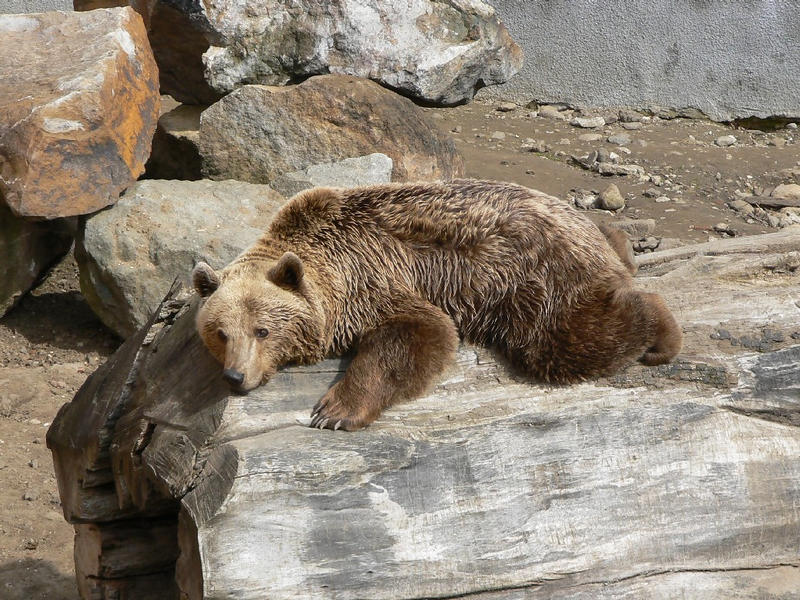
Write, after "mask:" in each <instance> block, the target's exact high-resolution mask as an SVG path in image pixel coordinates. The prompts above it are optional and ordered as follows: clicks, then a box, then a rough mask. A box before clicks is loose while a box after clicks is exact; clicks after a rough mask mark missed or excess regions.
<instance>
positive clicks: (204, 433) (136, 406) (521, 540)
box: [47, 229, 800, 600]
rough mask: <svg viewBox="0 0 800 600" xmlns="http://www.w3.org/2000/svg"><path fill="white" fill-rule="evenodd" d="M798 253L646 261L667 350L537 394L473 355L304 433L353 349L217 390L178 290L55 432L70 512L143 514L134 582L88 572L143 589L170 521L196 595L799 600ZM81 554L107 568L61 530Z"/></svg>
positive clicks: (109, 533)
mask: <svg viewBox="0 0 800 600" xmlns="http://www.w3.org/2000/svg"><path fill="white" fill-rule="evenodd" d="M798 250H800V230H797V229H795V230H788V229H785V230H783V231H782V232H780V233H776V234H769V235H764V236H756V237H754V238H731V240H730V241H727V240H726V241H724V242H722V241H718V242H714V243H710V244H702V245H699V246H692V247H686V248H684V249H681V250H680V251H668V252H661V253H654V254H650V255H648V257H655V256H656V255H657V254H661V255H663V256H662V257H661V258H662V260H661V262H660V263H655V262H650V263H649V264H650V268H649V269H647V268H645V269H642V270H640V274H641V275H642V276H640V277H637V283H638V285H639V286H641V287H643V288H645V289H647V290H649V291H654V292H658V293H661V294H663V296H664V299H665V301H666V303H667V305H668V306H670V307H671V308H672V310H673V311H674V313H675V316H676V318H677V319H678V321H679V323H680V324H681V326H682V328H683V331H684V341H685V347H684V350H683V352H682V353H681V355H680V356H679V357H678V360H676V361H675V362H674V363H673V364H669V365H662V366H660V367H657V368H647V367H643V366H641V365H634V366H631V367H630V368H628V369H627V370H625V371H624V372H622V373H620V374H618V375H617V376H615V377H613V378H610V379H603V380H599V381H594V382H588V383H584V384H580V385H572V386H547V385H541V384H536V383H535V382H530V381H525V380H522V379H520V378H519V377H515V376H513V375H512V374H511V373H509V371H508V369H507V367H506V366H505V365H504V364H503V361H498V360H496V359H495V358H494V356H493V354H492V353H491V352H488V351H485V350H483V349H477V348H474V347H470V346H464V347H462V348H461V350H460V352H459V355H458V360H457V364H456V365H454V367H453V369H452V370H451V371H450V373H448V375H447V377H444V378H443V379H442V381H440V382H439V383H438V385H437V386H436V387H434V388H433V389H432V390H430V393H429V394H428V395H426V396H425V397H423V398H419V399H417V400H415V401H412V402H407V403H404V404H400V405H398V406H394V407H392V408H391V409H390V410H387V411H386V412H384V413H383V414H382V415H381V417H380V419H378V420H377V421H376V422H375V423H374V424H372V425H370V427H368V428H367V429H365V430H363V431H358V432H353V433H347V432H341V431H327V430H326V431H318V430H315V429H310V428H308V427H304V426H303V425H304V424H305V423H308V416H309V412H310V408H311V406H313V404H314V403H315V402H316V401H317V399H318V398H319V397H320V396H321V395H322V394H324V393H325V391H326V390H327V389H328V387H329V386H330V385H331V384H332V382H334V381H335V380H336V379H337V378H339V377H341V372H342V371H343V370H344V369H345V368H346V366H347V360H346V359H344V360H340V359H337V360H327V361H325V362H323V363H320V364H317V365H311V366H305V367H298V366H296V365H292V366H289V367H287V368H285V369H282V370H281V371H280V372H278V373H277V374H276V375H275V376H274V377H273V378H272V379H271V380H270V381H269V383H268V384H266V385H264V386H262V387H259V388H257V389H256V390H253V391H251V392H250V393H249V394H248V395H247V396H240V395H232V394H231V393H230V390H229V389H228V387H227V385H226V384H225V382H224V381H223V380H222V377H221V371H222V369H221V367H220V365H219V364H217V363H216V362H215V360H214V359H213V358H212V357H211V356H210V354H209V353H208V352H207V351H206V350H205V348H204V347H203V344H202V342H201V341H200V339H199V337H198V336H197V333H196V329H195V324H194V316H195V314H194V311H195V310H196V308H197V304H198V303H197V301H196V300H195V301H192V302H189V303H188V304H187V303H183V302H180V301H174V300H172V301H170V302H169V303H168V304H167V305H165V306H164V310H163V311H160V314H159V318H158V320H157V322H154V323H152V324H151V326H148V327H147V328H143V329H142V330H141V331H140V332H138V333H137V334H136V336H135V337H133V338H131V339H130V340H129V341H128V342H126V343H125V344H124V345H123V346H122V347H121V348H120V350H119V351H118V352H117V353H116V354H115V355H114V356H113V357H112V358H111V359H110V361H109V362H108V363H107V364H106V365H104V366H103V367H101V368H100V369H99V370H98V371H97V372H96V373H95V374H94V375H93V376H92V377H91V378H90V379H89V381H88V382H87V384H86V385H84V386H83V388H82V389H81V390H80V392H79V393H78V395H77V396H76V398H75V400H73V401H72V402H71V403H70V404H68V405H66V406H65V407H64V408H63V409H62V410H61V412H60V413H59V415H58V417H57V418H56V419H55V420H54V422H53V425H52V427H51V428H50V431H49V432H48V436H47V443H48V446H49V447H50V448H51V449H52V450H53V454H54V463H55V467H56V473H57V476H58V481H59V491H60V493H61V499H62V505H63V507H64V511H65V515H66V516H67V518H68V519H69V520H70V521H71V522H73V523H75V524H76V528H77V529H78V530H79V531H80V528H81V527H86V526H87V524H92V525H94V524H95V523H96V524H97V526H99V527H101V528H102V530H103V531H104V532H105V536H104V538H105V539H109V540H113V539H119V537H120V536H121V535H122V534H123V532H129V531H130V530H131V523H132V520H131V519H132V518H134V517H139V520H138V521H135V522H137V523H139V524H141V527H142V528H143V529H144V532H142V533H141V534H140V535H139V536H137V538H136V541H137V544H136V545H135V546H133V547H131V548H130V551H128V552H126V553H125V558H126V561H125V563H124V564H125V567H126V572H125V573H124V575H125V578H122V574H120V575H119V577H120V578H119V579H116V580H115V581H113V582H110V581H103V579H104V578H103V577H99V578H95V579H92V578H91V577H87V579H89V580H91V581H93V582H95V583H96V584H97V585H107V586H111V585H112V584H116V585H117V586H118V589H119V590H121V591H120V592H118V593H119V596H120V597H137V598H142V597H146V598H149V597H151V596H147V595H146V593H147V591H151V592H152V593H153V594H155V593H156V592H158V591H159V590H158V588H157V587H156V585H162V586H163V582H158V583H152V582H147V579H146V578H147V577H151V576H152V574H153V573H154V571H156V570H157V569H155V568H154V565H153V562H154V554H160V553H162V552H164V553H166V552H165V550H164V549H165V548H166V549H167V552H168V551H169V549H170V546H169V545H166V544H164V543H163V542H162V537H160V536H158V535H157V529H156V527H160V528H164V527H165V526H166V525H167V524H168V523H169V522H170V521H171V522H172V523H173V524H174V526H175V527H176V532H177V534H176V536H175V537H177V540H178V545H179V547H180V553H179V556H178V559H177V561H176V562H175V566H174V569H175V570H174V575H175V580H176V581H177V586H178V588H179V589H180V597H181V598H187V599H192V600H194V599H201V598H204V599H208V600H211V599H214V600H217V599H222V598H236V599H237V600H247V599H252V600H261V599H263V598H270V599H284V598H285V599H296V598H314V599H319V600H325V599H334V598H335V599H337V600H348V599H356V598H375V599H386V600H388V599H403V598H407V599H411V598H455V597H469V598H476V599H484V600H489V599H494V600H499V599H501V598H503V599H506V598H511V599H523V598H559V599H565V600H589V599H593V600H622V599H623V598H626V599H630V598H702V599H704V600H728V599H732V598H739V599H745V598H750V599H755V598H759V599H764V600H767V599H774V600H782V599H788V598H796V597H797V590H798V589H800V569H798V567H797V566H796V565H797V562H798V560H797V541H798V539H800V512H798V510H797V506H798V505H799V504H800V461H798V460H797V457H798V454H800V428H798V427H797V425H798V423H800V419H799V418H798V415H799V414H800V402H799V400H800V398H798V394H797V391H798V387H800V346H798V345H797V342H796V341H795V340H794V339H793V337H794V336H793V335H792V334H797V333H798V323H797V306H796V304H795V303H796V301H797V298H798V293H800V280H798V277H797V276H796V275H795V274H794V273H795V270H796V268H797V267H798V264H799V260H800V258H799V257H798ZM639 262H640V266H645V263H644V261H639ZM111 481H113V482H114V485H113V486H112V485H110V484H109V482H111ZM165 501H167V502H168V503H167V504H166V506H165ZM169 501H171V503H169ZM176 504H179V506H180V509H179V510H178V509H177V506H176ZM159 506H161V509H160V510H158V511H157V509H156V507H159ZM155 512H158V514H161V515H163V517H162V518H161V519H153V518H147V519H145V518H143V517H146V516H149V515H152V514H154V513H155ZM145 528H146V529H145ZM145 532H146V533H150V532H152V534H151V535H146V533H145ZM175 537H173V538H172V539H173V540H174V539H175ZM174 554H177V552H175V553H174ZM174 554H172V555H174ZM87 555H88V556H92V557H93V558H94V561H95V563H99V564H100V565H106V564H107V565H114V564H116V560H118V559H119V552H118V549H117V548H116V547H115V545H113V544H106V545H103V544H102V543H101V540H94V541H93V540H91V539H86V538H82V537H81V536H78V538H77V539H76V551H75V556H76V562H77V561H78V559H80V557H83V556H87ZM164 558H166V557H164ZM164 562H166V561H164ZM78 566H80V565H78ZM158 569H160V570H162V571H163V572H164V573H165V574H167V575H172V572H171V571H170V570H169V569H170V566H169V565H167V564H163V563H162V564H161V565H159V566H158ZM83 572H85V570H84V569H80V568H79V569H78V573H79V574H78V578H79V580H80V579H81V578H82V577H83V576H82V575H81V573H83ZM106 577H107V575H106ZM135 587H138V588H139V589H140V592H139V593H140V594H142V595H139V596H136V595H133V594H130V595H127V596H126V595H125V593H124V592H125V591H126V590H127V589H133V588H135ZM98 596H99V594H98ZM152 597H159V598H161V599H162V600H166V599H171V598H177V597H178V594H177V593H175V592H172V593H167V592H162V595H161V596H152Z"/></svg>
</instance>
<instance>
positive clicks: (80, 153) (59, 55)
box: [0, 8, 159, 218]
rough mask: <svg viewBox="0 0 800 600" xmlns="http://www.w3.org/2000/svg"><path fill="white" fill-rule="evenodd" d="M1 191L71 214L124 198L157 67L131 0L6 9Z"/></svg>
mask: <svg viewBox="0 0 800 600" xmlns="http://www.w3.org/2000/svg"><path fill="white" fill-rule="evenodd" d="M0 38H2V43H1V44H0V73H2V79H3V81H2V85H0V198H2V200H3V201H4V202H5V203H6V204H7V205H8V206H10V207H11V210H13V211H14V213H15V214H17V215H21V216H36V217H46V218H55V217H64V216H72V215H79V214H85V213H90V212H94V211H96V210H99V209H101V208H103V207H104V206H108V205H109V204H113V203H114V202H116V201H117V198H118V197H119V194H120V192H121V191H122V190H124V189H125V188H126V187H128V186H129V185H130V184H131V183H132V182H133V181H134V180H135V179H136V177H138V176H139V175H140V174H141V173H142V172H143V171H144V163H145V161H146V160H147V156H148V155H149V153H150V141H151V139H152V137H153V132H154V130H155V126H156V120H157V119H158V107H159V95H158V82H157V77H158V71H157V68H156V64H155V61H154V60H153V55H152V53H151V51H150V45H149V43H148V41H147V34H146V32H145V29H144V26H143V24H142V19H141V17H140V16H139V15H138V14H136V12H134V11H133V10H132V9H130V8H115V9H104V10H97V11H92V12H86V13H64V12H52V13H40V14H25V15H0Z"/></svg>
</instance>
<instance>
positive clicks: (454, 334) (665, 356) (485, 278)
mask: <svg viewBox="0 0 800 600" xmlns="http://www.w3.org/2000/svg"><path fill="white" fill-rule="evenodd" d="M635 268H636V267H635V264H634V263H633V260H632V255H631V254H630V247H629V244H628V242H627V239H626V238H625V236H624V235H623V234H622V233H621V232H619V231H616V230H605V233H604V232H602V231H601V230H600V229H599V228H598V227H596V226H595V225H594V224H593V223H592V222H591V221H589V220H588V219H587V218H585V217H584V216H582V215H580V214H579V213H578V212H577V211H576V210H575V209H573V208H572V207H570V206H569V205H567V204H566V203H565V202H563V201H561V200H558V199H557V198H554V197H552V196H548V195H546V194H543V193H541V192H537V191H535V190H531V189H528V188H525V187H522V186H519V185H515V184H510V183H499V182H493V181H474V180H456V181H452V182H447V183H429V182H426V183H411V184H387V185H377V186H369V187H361V188H355V189H347V190H345V189H328V188H316V189H312V190H307V191H305V192H301V193H300V194H298V195H297V196H295V197H294V198H292V199H291V200H289V202H288V203H287V204H286V205H285V206H284V207H283V208H281V210H280V211H279V212H278V214H277V215H276V216H275V218H274V220H273V221H272V223H271V225H270V227H269V230H268V231H267V232H266V234H265V235H264V236H263V237H262V238H261V239H260V240H259V241H258V242H257V243H256V244H255V245H253V246H252V247H251V248H250V249H248V250H246V251H245V252H244V253H242V254H241V255H240V256H239V257H238V258H237V259H236V260H234V261H233V262H232V263H231V264H230V265H228V266H227V267H226V268H225V269H223V270H222V271H221V272H219V273H216V272H215V271H214V270H213V269H212V268H211V267H209V266H208V265H207V264H205V263H199V264H198V265H197V266H196V267H195V269H194V271H193V281H194V286H195V288H196V289H197V291H198V292H199V293H200V295H202V296H204V297H205V301H204V303H203V305H202V307H201V308H200V309H199V312H198V315H197V327H198V331H199V333H200V335H201V336H202V338H203V341H204V342H205V344H206V346H207V347H208V349H209V350H210V351H211V353H212V354H213V355H214V356H215V357H216V358H217V359H218V360H219V361H220V362H221V363H222V364H223V365H224V371H223V376H224V377H225V379H227V380H228V382H229V383H230V384H231V385H232V386H233V387H234V388H235V389H237V390H239V391H243V392H244V391H247V390H250V389H252V388H254V387H256V386H258V385H260V384H262V383H264V382H266V381H267V380H269V378H270V377H271V376H272V375H273V374H274V373H275V371H276V370H277V369H278V368H279V367H280V366H282V365H285V364H287V363H290V362H294V363H313V362H315V361H319V360H321V359H322V358H323V357H325V356H326V355H328V354H331V353H333V354H340V353H344V352H346V351H348V350H350V349H353V348H356V349H357V352H356V354H355V356H354V358H353V360H352V362H351V363H350V366H349V367H348V369H347V372H346V373H345V375H344V377H343V378H342V379H341V380H340V381H339V382H337V383H336V384H335V385H334V386H333V387H331V388H330V389H329V390H328V392H327V393H326V394H325V395H324V396H323V397H322V399H321V400H320V401H319V402H318V403H317V405H316V406H315V407H314V408H313V411H312V421H311V425H312V426H316V427H320V428H322V427H327V428H329V429H339V428H341V429H347V430H353V429H358V428H361V427H364V426H366V425H368V424H369V423H371V422H372V421H374V420H375V419H376V418H377V417H378V415H380V413H381V411H382V410H383V409H384V408H386V407H388V406H391V405H392V404H394V403H395V402H398V401H401V400H408V399H411V398H414V397H417V396H419V395H421V394H422V393H423V392H424V391H425V390H426V388H428V387H429V385H430V384H431V383H432V382H433V381H434V379H435V378H436V377H437V376H439V375H440V374H441V373H442V371H443V370H444V369H445V368H446V367H447V366H448V365H449V364H450V363H451V361H452V359H453V355H454V352H455V350H456V347H457V344H458V340H459V337H462V338H464V339H466V340H468V341H470V342H473V343H476V344H482V345H485V346H489V347H492V348H495V349H497V350H498V351H499V352H500V353H502V355H504V356H505V357H506V358H507V359H508V360H509V361H510V362H511V363H512V364H513V365H515V366H516V367H518V368H519V369H520V370H521V371H523V372H524V373H526V374H528V375H529V376H531V377H533V378H536V379H538V380H541V381H545V382H552V383H569V382H576V381H581V380H585V379H587V378H592V377H597V376H601V375H607V374H610V373H613V372H614V371H616V370H618V369H619V368H620V367H622V366H624V365H626V364H627V363H629V362H631V361H634V360H636V359H638V360H639V361H641V362H642V363H644V364H646V365H656V364H660V363H665V362H668V361H669V360H671V359H672V358H673V357H674V356H675V355H676V354H677V353H678V351H679V349H680V346H681V332H680V329H679V328H678V325H677V323H676V322H675V319H674V318H673V316H672V314H671V313H670V312H669V310H668V309H667V308H666V306H665V305H664V302H663V301H662V299H661V297H660V296H657V295H654V294H649V293H644V292H640V291H636V290H634V289H633V286H632V283H633V279H632V277H631V274H632V273H633V272H634V271H635Z"/></svg>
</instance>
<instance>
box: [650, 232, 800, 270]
mask: <svg viewBox="0 0 800 600" xmlns="http://www.w3.org/2000/svg"><path fill="white" fill-rule="evenodd" d="M798 235H800V226H798V225H793V226H792V227H787V228H786V229H782V230H781V231H776V232H775V233H766V234H764V235H751V236H747V237H737V238H726V239H719V240H713V241H710V242H706V243H705V244H692V245H689V246H680V247H678V248H671V249H669V250H664V251H662V252H650V253H648V254H640V255H639V256H637V257H636V264H637V265H639V267H649V266H651V265H658V264H662V263H668V262H673V261H675V260H679V259H683V258H692V257H694V256H705V255H709V256H719V255H722V254H728V255H730V254H766V253H785V252H792V251H796V250H797V249H798V248H797V237H798Z"/></svg>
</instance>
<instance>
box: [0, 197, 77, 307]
mask: <svg viewBox="0 0 800 600" xmlns="http://www.w3.org/2000/svg"><path fill="white" fill-rule="evenodd" d="M74 221H75V220H74V219H56V220H54V221H33V220H30V219H24V218H22V217H17V216H15V215H14V214H13V213H12V212H11V209H9V208H8V207H7V206H5V205H3V204H2V203H0V317H2V316H3V315H4V314H5V313H6V312H8V311H9V310H10V309H11V308H12V307H13V306H14V305H15V304H16V303H17V301H18V300H19V299H20V298H21V297H22V295H23V294H24V293H25V292H27V291H28V290H29V289H31V288H32V287H33V286H34V285H36V283H37V282H38V281H39V279H40V278H41V277H42V276H43V275H44V273H46V272H47V270H48V269H49V268H50V266H52V265H53V263H55V262H56V261H57V260H58V259H59V258H61V257H62V256H64V255H65V254H66V253H67V251H68V250H69V248H70V246H71V245H72V231H73V229H74V227H75V222H74Z"/></svg>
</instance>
